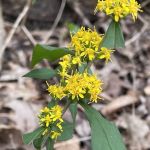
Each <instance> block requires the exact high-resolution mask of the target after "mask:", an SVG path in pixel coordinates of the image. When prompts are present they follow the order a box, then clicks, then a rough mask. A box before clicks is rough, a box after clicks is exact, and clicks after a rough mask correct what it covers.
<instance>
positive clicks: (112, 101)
mask: <svg viewBox="0 0 150 150" xmlns="http://www.w3.org/2000/svg"><path fill="white" fill-rule="evenodd" d="M96 2H97V0H86V1H85V0H74V1H73V0H67V1H66V0H62V1H61V0H57V1H56V0H42V1H40V0H37V1H36V2H35V3H34V4H33V5H32V6H31V3H30V0H28V1H26V0H1V1H0V6H1V7H0V34H1V36H0V47H1V48H0V150H33V148H32V146H26V145H23V143H22V133H24V132H28V131H32V130H33V129H35V128H36V127H37V126H38V120H37V114H38V112H39V109H40V108H42V107H43V106H45V105H46V104H47V103H48V101H49V100H50V97H49V95H48V93H47V91H46V84H45V81H43V80H33V79H29V78H23V77H22V76H23V75H24V74H25V73H27V72H28V71H30V69H31V67H30V60H31V55H32V49H33V47H34V45H35V44H36V43H43V44H47V45H51V46H60V47H65V46H67V45H68V43H69V40H70V36H69V31H68V29H67V26H66V24H67V23H68V22H72V23H74V24H77V25H79V26H81V25H84V26H86V27H93V26H95V28H96V29H97V31H99V33H101V34H103V33H104V32H105V31H106V29H107V27H108V24H109V22H110V18H108V17H106V16H105V15H104V14H102V13H98V14H96V15H94V12H93V10H94V8H95V6H96ZM139 2H140V3H141V5H142V9H143V13H140V15H139V16H138V19H137V20H136V22H133V21H132V20H131V18H130V17H128V18H126V19H125V20H122V21H121V25H122V29H123V32H124V36H125V40H126V48H124V49H117V50H116V51H115V52H114V53H113V56H112V62H110V63H108V64H107V65H105V63H104V62H102V61H97V62H95V64H94V65H93V66H92V67H91V68H92V70H93V71H94V72H95V73H96V74H97V76H98V77H99V78H101V79H102V80H103V82H104V90H103V93H102V97H103V100H102V101H101V102H99V103H97V104H92V105H93V106H94V107H95V108H96V109H97V110H98V111H100V112H101V113H102V114H103V115H104V116H105V117H106V118H108V119H109V120H111V121H113V122H115V123H116V125H117V126H118V128H119V130H120V132H121V134H122V136H123V139H124V142H125V143H126V145H127V149H128V150H150V0H143V1H142V0H139ZM49 65H50V66H51V67H53V68H56V67H57V65H58V64H57V62H54V63H49V62H47V61H44V62H42V63H41V64H39V65H37V66H36V67H37V68H39V67H42V66H45V67H46V66H49ZM49 82H51V83H54V82H55V79H53V80H50V81H49ZM78 110H79V112H78V115H77V120H76V122H77V125H76V128H75V132H74V138H73V139H71V140H69V141H67V142H62V143H57V144H56V145H55V148H56V150H90V149H91V147H90V127H89V124H88V122H87V121H86V119H85V116H84V115H83V113H82V110H81V108H80V107H79V108H78ZM65 117H66V118H70V114H69V112H67V113H66V115H65Z"/></svg>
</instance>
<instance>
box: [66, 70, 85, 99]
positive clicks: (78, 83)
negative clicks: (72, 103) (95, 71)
mask: <svg viewBox="0 0 150 150" xmlns="http://www.w3.org/2000/svg"><path fill="white" fill-rule="evenodd" d="M66 83H67V84H66V88H65V89H66V91H68V93H69V95H71V97H72V99H73V100H74V99H75V98H77V99H79V98H84V94H85V93H86V90H85V88H84V84H83V82H82V74H79V73H76V74H74V75H70V76H69V77H68V78H67V80H66Z"/></svg>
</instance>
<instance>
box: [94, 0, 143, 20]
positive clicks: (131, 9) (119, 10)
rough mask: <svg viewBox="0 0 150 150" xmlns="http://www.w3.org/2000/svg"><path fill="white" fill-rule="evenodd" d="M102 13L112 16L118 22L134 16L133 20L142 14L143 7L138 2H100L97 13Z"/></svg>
mask: <svg viewBox="0 0 150 150" xmlns="http://www.w3.org/2000/svg"><path fill="white" fill-rule="evenodd" d="M97 11H101V12H104V13H106V15H111V16H113V17H114V20H115V21H116V22H118V21H119V20H120V19H121V18H124V17H126V16H128V15H132V18H133V20H134V21H135V19H136V18H137V15H138V12H141V11H142V10H141V6H140V4H138V2H137V1H136V0H98V3H97V6H96V9H95V12H97Z"/></svg>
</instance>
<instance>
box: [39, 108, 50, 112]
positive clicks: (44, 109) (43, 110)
mask: <svg viewBox="0 0 150 150" xmlns="http://www.w3.org/2000/svg"><path fill="white" fill-rule="evenodd" d="M48 112H49V108H48V107H44V108H43V109H41V113H48Z"/></svg>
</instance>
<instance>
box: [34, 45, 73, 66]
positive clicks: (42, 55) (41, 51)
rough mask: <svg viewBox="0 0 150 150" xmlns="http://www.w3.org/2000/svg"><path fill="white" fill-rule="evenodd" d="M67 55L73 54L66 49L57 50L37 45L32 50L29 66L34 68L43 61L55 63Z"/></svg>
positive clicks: (56, 48)
mask: <svg viewBox="0 0 150 150" xmlns="http://www.w3.org/2000/svg"><path fill="white" fill-rule="evenodd" d="M67 54H73V52H72V51H71V50H69V49H67V48H58V47H52V46H47V45H40V44H37V45H36V46H35V47H34V49H33V54H32V61H31V65H32V66H35V65H36V64H37V63H39V62H40V61H42V60H43V59H47V60H49V61H55V60H57V59H59V58H60V57H62V56H64V55H67Z"/></svg>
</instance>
